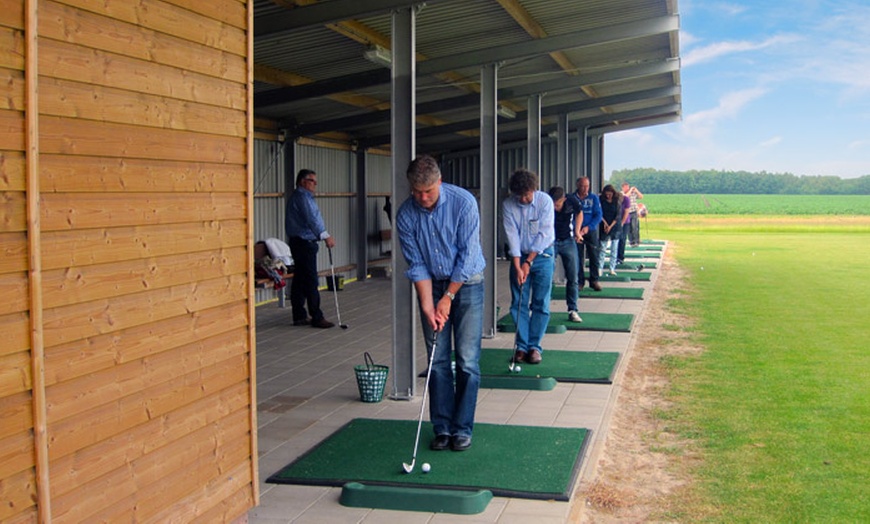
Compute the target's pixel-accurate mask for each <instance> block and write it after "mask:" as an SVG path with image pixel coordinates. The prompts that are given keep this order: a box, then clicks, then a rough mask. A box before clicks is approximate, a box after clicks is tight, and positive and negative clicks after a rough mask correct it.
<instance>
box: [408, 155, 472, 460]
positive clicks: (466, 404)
mask: <svg viewBox="0 0 870 524" xmlns="http://www.w3.org/2000/svg"><path fill="white" fill-rule="evenodd" d="M406 174H407V177H408V182H409V183H410V186H411V197H410V198H408V199H407V200H405V202H403V203H402V205H401V206H400V207H399V211H398V213H397V214H396V229H397V231H398V233H399V243H400V245H401V248H402V254H403V255H404V257H405V260H406V261H407V262H408V270H407V272H406V273H405V275H406V276H407V277H408V278H409V279H410V280H411V282H413V283H414V289H415V290H416V291H417V299H418V301H419V306H420V316H421V317H422V320H423V333H424V334H425V339H426V343H427V346H428V347H427V350H428V351H429V352H431V351H432V349H433V348H432V347H431V346H429V344H431V341H432V338H433V335H434V334H435V333H436V332H437V333H438V335H437V336H438V339H437V351H436V354H435V355H434V357H433V361H432V370H431V379H430V382H429V391H430V398H429V418H430V420H431V421H432V425H433V430H434V432H435V438H434V439H433V440H432V442H431V443H430V444H429V447H430V448H431V449H433V450H436V451H440V450H445V449H447V448H450V449H452V450H453V451H464V450H466V449H468V448H469V447H471V436H472V430H473V429H474V411H475V408H476V406H477V392H478V389H479V388H480V339H481V336H482V333H483V270H484V268H485V267H486V260H485V259H484V257H483V250H482V249H481V247H480V212H479V211H478V208H477V201H476V200H475V199H474V196H473V195H472V194H471V193H469V192H468V191H466V190H465V189H462V188H461V187H458V186H454V185H451V184H444V183H442V182H441V170H440V169H439V168H438V163H437V162H436V161H435V159H434V158H432V157H431V156H428V155H424V156H421V157H418V158H417V159H415V160H414V161H412V162H411V164H410V165H409V166H408V170H407V173H406ZM454 345H455V347H454ZM451 353H455V360H456V378H455V384H454V375H453V371H452V366H451V360H452V359H451ZM429 355H430V357H431V353H429Z"/></svg>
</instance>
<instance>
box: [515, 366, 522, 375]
mask: <svg viewBox="0 0 870 524" xmlns="http://www.w3.org/2000/svg"><path fill="white" fill-rule="evenodd" d="M522 370H523V368H522V366H514V373H519V372H520V371H522Z"/></svg>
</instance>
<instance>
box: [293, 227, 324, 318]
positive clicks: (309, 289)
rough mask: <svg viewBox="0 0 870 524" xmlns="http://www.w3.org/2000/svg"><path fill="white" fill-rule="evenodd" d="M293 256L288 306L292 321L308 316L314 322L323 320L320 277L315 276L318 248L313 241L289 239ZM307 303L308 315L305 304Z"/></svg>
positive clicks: (296, 238) (297, 238)
mask: <svg viewBox="0 0 870 524" xmlns="http://www.w3.org/2000/svg"><path fill="white" fill-rule="evenodd" d="M287 244H288V245H289V246H290V254H291V255H293V263H294V264H295V265H296V267H295V269H294V270H293V282H292V283H291V284H290V305H291V306H293V321H294V322H295V321H297V320H305V318H307V316H308V315H310V316H311V320H312V321H314V322H316V321H318V320H320V319H322V318H323V311H321V310H320V291H318V290H317V287H318V284H319V283H320V277H319V276H317V251H318V249H320V246H319V245H318V243H317V242H315V241H313V240H305V239H302V238H299V237H291V238H290V241H289V242H288V243H287ZM306 302H308V314H307V315H306V313H305V303H306Z"/></svg>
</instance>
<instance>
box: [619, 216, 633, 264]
mask: <svg viewBox="0 0 870 524" xmlns="http://www.w3.org/2000/svg"><path fill="white" fill-rule="evenodd" d="M630 236H631V221H630V220H629V221H628V222H626V223H625V224H622V236H621V237H620V239H619V240H620V241H619V255H618V256H617V260H619V262H620V263H622V262H625V245H626V244H628V239H629V237H630Z"/></svg>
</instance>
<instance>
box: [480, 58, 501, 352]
mask: <svg viewBox="0 0 870 524" xmlns="http://www.w3.org/2000/svg"><path fill="white" fill-rule="evenodd" d="M497 91H498V64H489V65H486V66H483V67H482V68H481V69H480V232H481V234H480V239H481V244H482V245H481V248H482V249H483V255H484V257H485V258H486V281H485V284H484V305H483V336H484V337H487V338H492V337H494V336H495V325H496V322H497V320H498V319H497V318H496V315H497V313H496V307H495V302H496V296H497V293H496V291H497V282H498V275H497V271H496V269H497V267H496V260H497V259H498V248H497V245H496V244H497V243H498V229H497V225H496V218H497V217H498V208H497V206H498V202H497V200H498V187H497V185H498V184H497V176H498V175H497V173H498V169H497V168H498V152H497V149H498V148H497V144H496V139H497V137H498V123H497V122H498V116H497V114H496V113H497V112H496V110H497V105H498V99H497Z"/></svg>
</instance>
